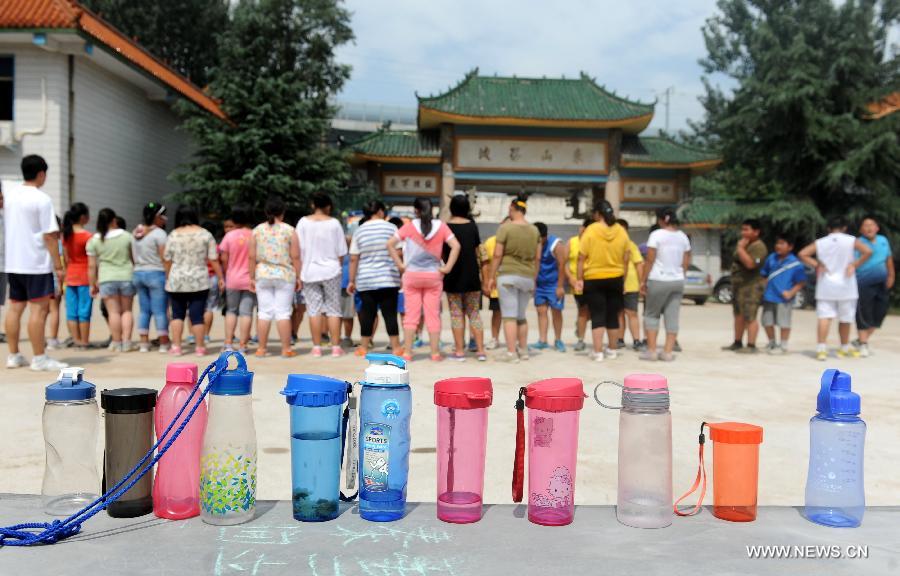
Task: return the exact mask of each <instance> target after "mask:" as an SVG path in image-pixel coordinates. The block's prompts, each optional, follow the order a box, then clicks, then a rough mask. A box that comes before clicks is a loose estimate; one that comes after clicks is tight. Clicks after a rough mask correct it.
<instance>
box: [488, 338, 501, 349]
mask: <svg viewBox="0 0 900 576" xmlns="http://www.w3.org/2000/svg"><path fill="white" fill-rule="evenodd" d="M499 346H500V343H499V342H497V339H496V338H491V341H490V342H488V343H487V344H485V346H484V347H485V348H486V349H487V350H496V349H497V347H499Z"/></svg>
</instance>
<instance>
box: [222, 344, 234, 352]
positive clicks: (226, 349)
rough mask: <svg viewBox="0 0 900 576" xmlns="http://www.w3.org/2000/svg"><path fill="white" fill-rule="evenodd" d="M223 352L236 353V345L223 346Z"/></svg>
mask: <svg viewBox="0 0 900 576" xmlns="http://www.w3.org/2000/svg"><path fill="white" fill-rule="evenodd" d="M222 352H234V344H223V345H222Z"/></svg>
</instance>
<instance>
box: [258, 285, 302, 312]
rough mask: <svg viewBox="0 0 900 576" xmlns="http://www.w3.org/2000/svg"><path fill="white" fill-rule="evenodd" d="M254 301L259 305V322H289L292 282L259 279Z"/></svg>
mask: <svg viewBox="0 0 900 576" xmlns="http://www.w3.org/2000/svg"><path fill="white" fill-rule="evenodd" d="M256 300H257V302H258V304H259V319H260V320H263V321H272V320H275V321H276V322H277V321H279V320H290V319H291V312H292V310H291V303H292V302H293V300H294V281H293V280H279V279H275V278H260V279H258V280H257V281H256Z"/></svg>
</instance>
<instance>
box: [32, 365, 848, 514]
mask: <svg viewBox="0 0 900 576" xmlns="http://www.w3.org/2000/svg"><path fill="white" fill-rule="evenodd" d="M368 359H369V362H370V365H369V367H368V368H367V369H366V372H365V376H364V378H363V380H362V381H361V383H360V384H361V397H360V400H359V403H358V404H357V399H356V397H355V396H354V393H353V392H354V388H353V386H352V385H350V384H348V383H347V382H345V381H343V380H338V379H334V378H329V377H325V376H318V375H291V376H289V377H288V379H287V383H286V386H285V388H284V390H282V392H281V393H282V394H283V395H284V396H285V398H286V401H287V403H288V404H289V406H290V431H291V466H292V501H293V513H294V517H295V518H296V519H298V520H301V521H327V520H331V519H333V518H336V517H337V516H338V515H339V513H340V504H339V501H340V500H341V499H345V500H350V499H351V498H352V496H350V495H345V494H342V492H341V486H342V485H345V486H347V487H350V486H353V485H358V491H359V513H360V516H361V517H362V518H364V519H367V520H372V521H392V520H397V519H400V518H402V517H403V515H404V513H405V510H406V489H407V480H408V474H409V452H410V417H411V407H412V398H411V392H410V382H409V372H408V370H407V368H406V363H405V362H404V360H403V359H401V358H398V357H396V356H391V355H381V354H371V355H369V356H368ZM252 380H253V374H252V373H251V372H249V371H247V369H246V365H245V364H244V362H243V358H240V362H239V366H238V368H237V369H234V370H227V371H224V372H222V373H220V374H218V377H217V378H215V379H214V380H213V384H212V386H211V388H210V390H209V413H208V415H207V412H206V406H205V405H203V404H201V405H200V406H199V408H198V410H197V411H196V412H195V413H194V415H193V418H191V419H190V421H188V422H185V421H184V418H185V417H186V414H187V412H186V411H182V413H181V415H180V416H178V414H179V410H181V408H182V406H184V405H186V404H187V403H188V401H189V399H190V398H191V396H192V394H197V393H199V392H197V391H196V383H197V367H196V366H194V365H190V364H170V365H169V366H168V367H167V370H166V385H165V387H164V388H163V389H162V391H161V392H160V393H159V396H158V397H157V394H156V392H155V391H154V390H149V389H135V388H128V389H118V390H104V391H103V392H102V393H101V405H102V407H103V409H104V416H105V436H106V445H105V446H106V448H105V452H104V467H103V468H104V485H105V486H106V485H109V486H111V485H114V484H115V483H116V482H117V481H118V479H119V478H121V477H123V476H125V475H126V474H127V473H128V472H129V471H130V470H131V469H132V468H133V467H134V466H135V464H136V463H138V462H139V461H140V460H141V458H142V457H143V456H144V455H145V454H146V453H147V451H148V450H149V449H150V448H151V446H152V444H153V429H154V420H155V428H156V434H157V436H159V435H160V434H161V433H162V431H163V430H165V429H166V428H167V427H168V426H169V425H170V423H172V421H173V420H174V419H175V418H176V416H178V417H179V418H180V420H179V421H178V422H176V423H175V428H176V430H178V429H180V428H183V430H181V432H180V436H179V437H178V439H177V441H176V442H175V443H174V444H173V445H172V447H171V449H170V450H169V451H168V452H167V453H166V455H165V456H164V457H163V458H162V459H161V460H160V461H159V464H158V467H157V470H156V475H155V479H153V478H152V476H151V474H149V473H148V474H147V475H146V476H144V477H143V478H142V480H141V481H139V482H138V483H137V484H135V486H134V487H133V488H131V489H130V490H129V491H128V492H126V493H125V494H124V495H123V496H122V497H121V498H120V499H118V500H117V501H116V502H111V503H109V505H108V506H107V510H108V512H109V514H110V515H112V516H124V517H131V516H138V515H142V514H146V513H149V512H150V511H151V510H152V511H153V512H155V513H156V515H157V516H160V517H163V518H172V519H182V518H188V517H191V516H196V515H197V514H200V515H201V517H202V518H203V520H205V521H207V522H209V523H213V524H220V525H221V524H237V523H241V522H245V521H247V520H249V519H251V518H252V517H253V515H254V509H255V499H256V434H255V430H254V423H253V416H252V409H251V390H252ZM597 393H598V392H597V390H596V389H595V394H594V396H595V398H597ZM95 394H96V393H95V388H94V386H93V385H92V384H90V383H88V382H86V381H85V380H84V379H83V376H82V371H81V369H68V370H65V371H63V373H62V374H61V376H60V380H59V381H58V382H56V383H54V384H51V385H50V386H48V387H47V392H46V398H47V404H46V407H45V411H44V433H45V440H46V444H47V466H46V473H45V478H44V486H43V494H44V496H45V507H46V510H47V512H49V513H51V514H59V515H67V514H71V513H74V512H77V511H78V510H79V509H81V508H82V507H83V506H84V505H85V504H88V503H90V502H91V501H93V500H94V499H95V498H96V497H97V487H98V485H99V484H100V481H99V479H98V478H97V471H96V467H95V465H94V462H95V450H96V438H97V432H98V430H97V422H98V419H97V404H96V400H95ZM585 397H586V395H585V394H584V391H583V384H582V381H581V380H579V379H576V378H554V379H549V380H542V381H540V382H535V383H532V384H530V385H528V386H525V387H523V388H521V389H520V391H519V401H518V402H517V403H516V409H517V438H516V454H515V462H514V468H513V483H512V491H513V500H514V501H517V502H518V501H521V500H522V499H523V498H524V486H525V468H526V453H527V472H528V474H527V477H528V518H529V519H530V520H531V521H532V522H534V523H537V524H543V525H550V526H558V525H565V524H568V523H571V522H572V520H573V518H574V512H575V506H574V498H575V494H574V489H575V476H576V462H577V455H578V423H579V413H580V411H581V409H582V408H583V404H584V398H585ZM492 401H493V389H492V385H491V382H490V380H488V379H486V378H479V377H472V378H454V379H450V380H442V381H440V382H438V383H436V384H435V387H434V402H435V405H436V406H437V513H438V517H439V518H441V519H442V520H445V521H448V522H456V523H468V522H475V521H478V520H480V519H481V515H482V509H483V508H482V495H483V491H484V490H483V488H484V469H485V456H486V445H487V428H488V408H489V407H490V406H491V404H492ZM597 401H598V402H600V400H599V398H598V400H597ZM604 405H605V404H604ZM605 406H606V405H605ZM606 407H612V408H617V409H621V414H620V422H619V466H618V469H619V472H618V474H619V479H618V500H617V516H618V519H619V520H620V522H622V523H623V524H626V525H629V526H635V527H641V528H661V527H664V526H667V525H669V524H670V523H671V522H672V517H673V508H674V513H675V514H679V515H688V514H689V513H686V512H684V511H679V509H678V508H677V502H676V503H675V506H674V507H673V494H672V423H671V412H670V410H669V390H668V386H667V382H666V380H665V378H664V377H662V376H659V375H632V376H629V377H628V378H626V380H625V382H624V385H623V386H622V403H621V406H614V407H613V406H606ZM526 408H527V423H528V424H527V426H526V410H525V409H526ZM154 409H155V417H154ZM357 412H359V414H358V417H357ZM859 413H860V402H859V396H858V395H857V394H855V393H853V392H852V390H851V384H850V377H849V375H847V374H844V373H840V372H838V371H836V370H829V371H826V372H825V374H824V375H823V377H822V383H821V390H820V392H819V396H818V401H817V414H816V415H815V416H814V417H813V419H812V420H811V422H810V461H809V474H808V478H807V490H806V516H807V517H808V518H809V519H810V520H812V521H814V522H818V523H820V524H825V525H829V526H858V525H859V523H860V522H861V520H862V516H863V511H864V509H865V500H864V493H863V475H862V474H863V444H864V439H865V424H864V423H863V421H862V420H861V419H860V418H859ZM704 427H708V428H709V431H710V439H711V440H712V442H713V443H714V449H713V479H714V484H713V514H714V515H716V516H717V517H719V518H723V519H726V520H732V521H751V520H754V519H755V518H756V504H757V483H758V470H759V445H760V444H761V443H762V428H760V427H758V426H754V425H750V424H742V423H736V422H723V423H712V424H707V423H704V424H703V426H702V427H701V435H700V452H699V454H700V468H699V470H698V475H697V482H695V486H694V488H700V487H701V484H702V489H701V500H702V493H703V492H705V482H706V480H705V477H706V474H705V468H704V462H703V444H704V441H705V435H704V433H703V428H704ZM526 430H527V434H526ZM526 446H527V451H526ZM342 469H343V470H342ZM342 472H343V478H342ZM104 489H105V488H104ZM696 510H699V503H698V506H697V507H696V508H695V510H694V511H696Z"/></svg>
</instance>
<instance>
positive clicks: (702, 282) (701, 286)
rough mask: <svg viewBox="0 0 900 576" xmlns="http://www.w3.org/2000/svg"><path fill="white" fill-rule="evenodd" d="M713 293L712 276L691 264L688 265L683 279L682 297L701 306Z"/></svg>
mask: <svg viewBox="0 0 900 576" xmlns="http://www.w3.org/2000/svg"><path fill="white" fill-rule="evenodd" d="M712 294H713V286H712V277H710V275H709V274H707V273H706V272H704V271H703V270H701V269H700V268H697V267H696V266H694V265H693V264H691V265H690V266H689V267H688V271H687V273H686V274H685V279H684V297H685V298H687V299H688V300H693V301H694V303H695V304H697V305H698V306H703V305H704V304H706V301H707V300H709V298H710V297H711V296H712Z"/></svg>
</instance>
